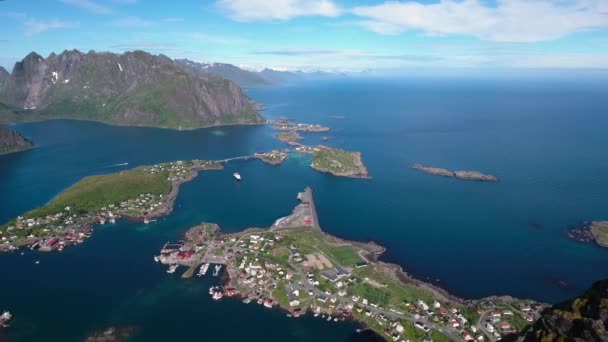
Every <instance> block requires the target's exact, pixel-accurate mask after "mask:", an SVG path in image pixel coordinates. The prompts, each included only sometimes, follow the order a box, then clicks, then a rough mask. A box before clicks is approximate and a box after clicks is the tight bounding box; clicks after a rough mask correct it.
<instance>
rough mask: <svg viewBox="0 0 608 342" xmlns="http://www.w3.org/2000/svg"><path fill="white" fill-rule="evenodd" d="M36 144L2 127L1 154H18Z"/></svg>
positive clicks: (0, 138)
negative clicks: (17, 152)
mask: <svg viewBox="0 0 608 342" xmlns="http://www.w3.org/2000/svg"><path fill="white" fill-rule="evenodd" d="M32 146H34V144H33V143H32V142H31V141H30V140H29V139H27V138H25V137H24V136H22V135H21V134H19V133H17V132H15V131H13V130H11V129H8V128H5V127H3V126H0V154H4V153H10V152H16V151H20V150H24V149H26V148H30V147H32Z"/></svg>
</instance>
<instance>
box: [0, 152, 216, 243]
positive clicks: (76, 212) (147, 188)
mask: <svg viewBox="0 0 608 342" xmlns="http://www.w3.org/2000/svg"><path fill="white" fill-rule="evenodd" d="M222 168H223V166H222V165H221V164H219V163H217V162H213V161H202V160H194V161H187V162H185V161H177V162H171V163H163V164H157V165H153V166H150V167H140V168H136V169H132V170H128V171H122V172H119V173H116V174H110V175H103V176H93V177H87V178H85V179H83V180H82V181H80V182H78V183H76V184H75V185H74V186H72V187H71V188H69V189H67V190H66V191H65V192H64V193H62V194H60V195H59V196H58V197H57V198H55V199H53V200H52V201H51V202H50V203H48V204H47V205H45V206H44V207H41V208H38V209H35V210H32V211H30V212H28V213H26V214H24V215H22V216H19V217H17V218H16V219H15V220H12V221H11V222H8V223H7V224H5V225H3V226H1V227H0V252H7V251H14V250H17V249H19V248H20V247H29V248H30V249H32V250H38V251H41V252H50V251H54V250H57V251H62V250H63V249H64V248H65V247H68V246H71V245H76V244H80V243H82V242H83V241H84V240H85V239H87V238H89V237H90V236H91V234H92V231H93V226H94V225H96V224H100V225H104V224H106V223H115V222H116V220H118V219H120V218H125V219H129V220H134V221H140V222H144V223H146V224H147V223H149V222H151V221H153V220H154V219H155V218H157V217H159V216H162V215H166V214H168V213H170V212H171V210H172V206H173V202H174V200H175V197H176V196H177V192H178V190H179V186H180V185H181V184H182V183H184V182H187V181H190V180H192V179H193V178H194V177H196V175H197V172H198V171H201V170H219V169H222ZM127 184H128V186H126V185H127Z"/></svg>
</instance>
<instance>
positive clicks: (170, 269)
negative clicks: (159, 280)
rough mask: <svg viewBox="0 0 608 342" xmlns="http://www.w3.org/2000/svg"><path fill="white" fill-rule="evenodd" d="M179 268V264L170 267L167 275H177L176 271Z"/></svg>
mask: <svg viewBox="0 0 608 342" xmlns="http://www.w3.org/2000/svg"><path fill="white" fill-rule="evenodd" d="M178 267H179V265H177V264H174V265H171V266H169V269H168V270H167V273H169V274H171V273H175V270H177V268H178Z"/></svg>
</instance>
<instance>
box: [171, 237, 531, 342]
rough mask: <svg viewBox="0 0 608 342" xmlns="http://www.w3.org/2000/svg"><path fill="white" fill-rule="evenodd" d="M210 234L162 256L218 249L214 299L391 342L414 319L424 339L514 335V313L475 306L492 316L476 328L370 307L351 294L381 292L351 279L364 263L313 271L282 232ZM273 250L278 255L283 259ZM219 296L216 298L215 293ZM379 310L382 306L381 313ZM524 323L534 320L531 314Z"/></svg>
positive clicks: (451, 315)
mask: <svg viewBox="0 0 608 342" xmlns="http://www.w3.org/2000/svg"><path fill="white" fill-rule="evenodd" d="M214 231H215V229H208V228H202V229H201V228H199V229H192V230H191V231H189V232H188V233H187V235H186V237H187V241H186V242H185V243H184V244H178V245H175V246H170V245H167V246H165V248H164V249H163V251H162V252H163V253H166V255H167V256H169V255H171V257H172V258H174V260H172V261H175V262H182V263H183V262H185V263H188V259H189V258H192V257H193V256H194V255H197V253H198V252H199V250H201V249H204V248H214V249H216V250H221V251H222V253H221V256H219V257H220V258H222V260H223V262H224V263H225V264H226V265H227V270H228V272H229V273H230V275H231V283H230V284H229V285H228V286H227V287H225V288H222V289H216V290H215V292H214V295H216V297H217V298H221V296H229V295H233V294H235V293H242V294H243V296H244V298H245V299H244V300H243V302H246V303H249V302H251V301H256V300H257V303H258V304H260V305H263V306H264V307H267V308H272V307H274V306H276V305H280V306H281V307H283V308H285V309H288V310H289V315H290V316H293V317H298V316H300V315H302V314H304V313H305V312H306V311H307V309H308V308H311V309H312V311H313V313H314V314H315V316H317V315H321V314H323V315H327V317H328V318H330V319H334V320H337V319H347V318H350V317H355V316H356V317H359V318H362V319H364V320H367V321H368V322H373V325H375V326H376V327H381V328H380V331H384V333H385V334H386V335H387V337H388V338H389V339H392V340H393V341H402V340H403V341H405V340H406V339H407V336H406V331H405V330H406V329H405V327H404V326H405V325H406V324H411V323H408V322H407V321H406V320H405V319H406V318H407V319H413V320H415V321H416V323H415V324H414V326H415V327H416V328H418V329H420V330H421V331H422V333H423V334H424V335H428V334H429V332H430V330H431V328H430V327H429V326H427V325H426V324H425V323H423V322H425V321H428V322H432V323H434V324H436V325H439V326H442V327H446V328H449V329H451V330H452V331H453V332H454V333H455V334H456V335H458V336H461V337H462V338H463V339H464V340H466V341H484V340H486V339H487V338H488V337H491V338H492V339H494V340H498V339H500V336H502V335H504V334H508V333H510V332H514V331H515V328H514V327H513V324H512V322H511V320H510V319H509V318H510V317H512V316H514V315H515V314H516V313H514V312H513V310H509V309H506V308H504V309H500V310H499V309H495V308H494V307H492V308H491V309H489V308H481V307H480V308H479V310H480V311H479V312H478V314H479V315H480V316H482V315H485V314H488V312H489V311H491V312H490V314H489V316H488V317H489V318H488V322H487V323H488V324H487V325H485V326H484V327H476V326H475V323H476V322H469V319H468V318H467V317H465V314H463V312H461V309H459V308H457V307H454V306H452V305H449V304H448V305H447V306H446V305H445V304H442V303H441V302H439V301H437V300H433V301H432V302H429V303H427V302H425V301H424V300H422V299H418V300H415V301H413V302H408V301H407V300H403V302H402V303H401V304H399V305H396V304H388V303H386V302H373V301H372V300H370V299H369V298H365V296H363V295H361V293H360V292H358V290H356V288H357V286H356V285H357V284H359V283H361V282H371V283H374V284H375V285H374V286H376V285H377V286H379V287H380V288H381V287H383V286H384V287H386V284H380V283H377V284H376V282H375V281H374V280H373V279H371V280H368V279H362V278H361V277H359V276H357V275H355V274H359V273H355V274H353V272H355V270H356V269H358V268H365V267H368V266H369V265H368V263H367V262H365V261H361V262H358V263H357V264H355V265H346V266H345V265H336V264H331V265H326V266H325V267H323V268H319V267H315V265H313V264H310V262H309V261H310V257H311V255H310V254H307V255H303V254H301V253H300V251H299V250H298V248H296V247H295V246H294V244H293V243H291V242H290V241H292V240H291V239H290V238H289V236H288V235H284V234H283V233H271V232H265V233H258V232H255V231H254V232H248V233H245V234H242V235H231V236H230V235H229V236H224V237H218V236H216V235H215V234H213V232H214ZM277 251H282V252H281V253H282V254H281V253H278V252H277ZM178 259H180V260H178ZM219 292H221V295H220V294H216V293H219ZM216 297H214V298H216ZM383 305H385V306H387V307H386V308H384V307H383ZM403 308H405V309H403ZM473 310H474V309H473ZM531 310H533V308H531V307H522V308H521V310H518V311H517V312H520V311H521V312H524V313H525V312H528V311H531ZM528 318H529V320H530V321H532V320H534V316H533V315H532V313H530V314H529V317H528ZM376 323H377V325H376ZM431 325H432V324H431ZM490 326H492V328H490ZM488 333H489V334H490V336H488V335H487V334H488ZM427 339H428V337H427Z"/></svg>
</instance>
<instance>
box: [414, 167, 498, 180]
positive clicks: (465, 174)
mask: <svg viewBox="0 0 608 342" xmlns="http://www.w3.org/2000/svg"><path fill="white" fill-rule="evenodd" d="M412 168H413V169H416V170H420V171H423V172H426V173H429V174H432V175H435V176H442V177H453V178H458V179H465V180H476V181H483V182H498V178H496V177H494V176H492V175H486V174H483V173H481V172H478V171H450V170H448V169H443V168H438V167H432V166H425V165H421V164H413V165H412Z"/></svg>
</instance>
